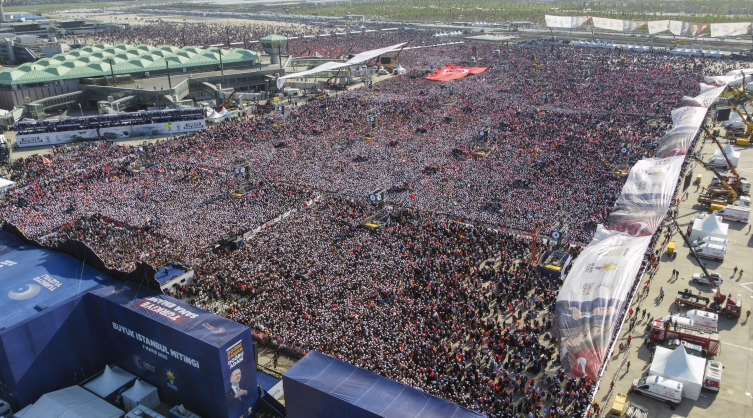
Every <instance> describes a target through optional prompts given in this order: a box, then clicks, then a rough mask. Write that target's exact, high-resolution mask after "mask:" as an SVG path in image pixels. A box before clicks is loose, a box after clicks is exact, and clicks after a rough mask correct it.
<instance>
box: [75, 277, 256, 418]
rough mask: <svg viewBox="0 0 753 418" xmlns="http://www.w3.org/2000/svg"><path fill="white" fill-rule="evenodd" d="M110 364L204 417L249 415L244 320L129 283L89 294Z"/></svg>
mask: <svg viewBox="0 0 753 418" xmlns="http://www.w3.org/2000/svg"><path fill="white" fill-rule="evenodd" d="M85 302H86V304H87V311H88V312H89V327H90V328H91V331H92V333H94V334H95V335H97V337H98V340H99V341H100V343H101V345H102V347H103V348H104V349H103V355H104V357H105V361H106V363H107V364H115V365H117V366H119V367H120V368H122V369H124V370H126V371H129V372H131V373H133V374H135V375H136V376H138V377H139V378H140V379H142V380H144V381H145V382H147V383H149V384H151V385H153V386H155V387H157V388H158V390H159V395H160V399H161V400H163V401H164V402H165V403H167V404H170V405H178V404H183V405H185V406H186V408H188V409H189V410H191V411H193V412H196V413H197V414H199V415H200V416H205V417H222V418H249V417H251V416H253V412H254V411H253V407H254V405H255V404H256V400H257V399H258V392H257V388H256V364H255V361H254V353H253V345H252V343H251V331H250V330H249V329H248V327H245V326H243V325H241V324H238V323H236V322H233V321H231V320H229V319H226V318H223V317H220V316H217V315H214V314H212V313H210V312H207V311H204V310H201V309H199V308H196V307H194V306H191V305H189V304H187V303H184V302H181V301H179V300H177V299H173V298H171V297H169V296H167V295H164V294H161V293H157V292H155V291H152V290H149V289H146V288H142V287H140V286H138V285H135V284H133V283H130V282H129V283H127V284H126V283H122V284H121V283H119V284H116V285H113V286H108V287H104V288H101V289H98V290H95V291H92V292H90V293H89V294H88V295H86V300H85Z"/></svg>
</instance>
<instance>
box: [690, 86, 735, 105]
mask: <svg viewBox="0 0 753 418" xmlns="http://www.w3.org/2000/svg"><path fill="white" fill-rule="evenodd" d="M700 86H701V94H699V95H698V96H695V97H689V96H683V98H682V102H683V104H684V105H685V106H695V107H704V108H706V109H708V108H709V107H711V105H713V104H714V102H716V99H717V98H718V97H719V96H720V95H721V94H722V93H724V90H725V89H726V87H724V86H722V87H717V86H714V85H710V84H703V83H701V84H700Z"/></svg>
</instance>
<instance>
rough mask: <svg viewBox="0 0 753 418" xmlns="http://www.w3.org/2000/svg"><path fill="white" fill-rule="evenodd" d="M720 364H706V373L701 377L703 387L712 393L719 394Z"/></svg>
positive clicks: (720, 380) (713, 362)
mask: <svg viewBox="0 0 753 418" xmlns="http://www.w3.org/2000/svg"><path fill="white" fill-rule="evenodd" d="M722 369H724V366H723V365H722V363H720V362H718V361H714V360H709V361H707V362H706V373H704V376H703V387H704V388H706V389H708V390H713V391H714V392H719V386H721V385H722Z"/></svg>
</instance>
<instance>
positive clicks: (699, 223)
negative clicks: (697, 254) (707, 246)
mask: <svg viewBox="0 0 753 418" xmlns="http://www.w3.org/2000/svg"><path fill="white" fill-rule="evenodd" d="M728 229H729V225H727V224H725V223H722V217H721V216H716V212H715V213H713V214H711V215H710V216H707V217H706V218H704V219H696V220H695V221H694V222H693V229H692V230H691V231H690V240H691V241H695V240H697V239H699V238H705V237H714V238H724V239H726V238H727V230H728Z"/></svg>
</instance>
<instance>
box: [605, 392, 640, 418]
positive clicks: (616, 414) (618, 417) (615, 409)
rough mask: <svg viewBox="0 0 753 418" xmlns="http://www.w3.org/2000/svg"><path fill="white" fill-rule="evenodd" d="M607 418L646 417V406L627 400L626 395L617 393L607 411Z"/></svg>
mask: <svg viewBox="0 0 753 418" xmlns="http://www.w3.org/2000/svg"><path fill="white" fill-rule="evenodd" d="M607 417H608V418H648V408H646V407H643V406H640V405H638V404H636V403H634V402H630V401H628V400H627V395H623V394H621V393H618V394H617V396H616V397H615V398H614V404H612V409H611V410H610V411H609V415H607Z"/></svg>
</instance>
